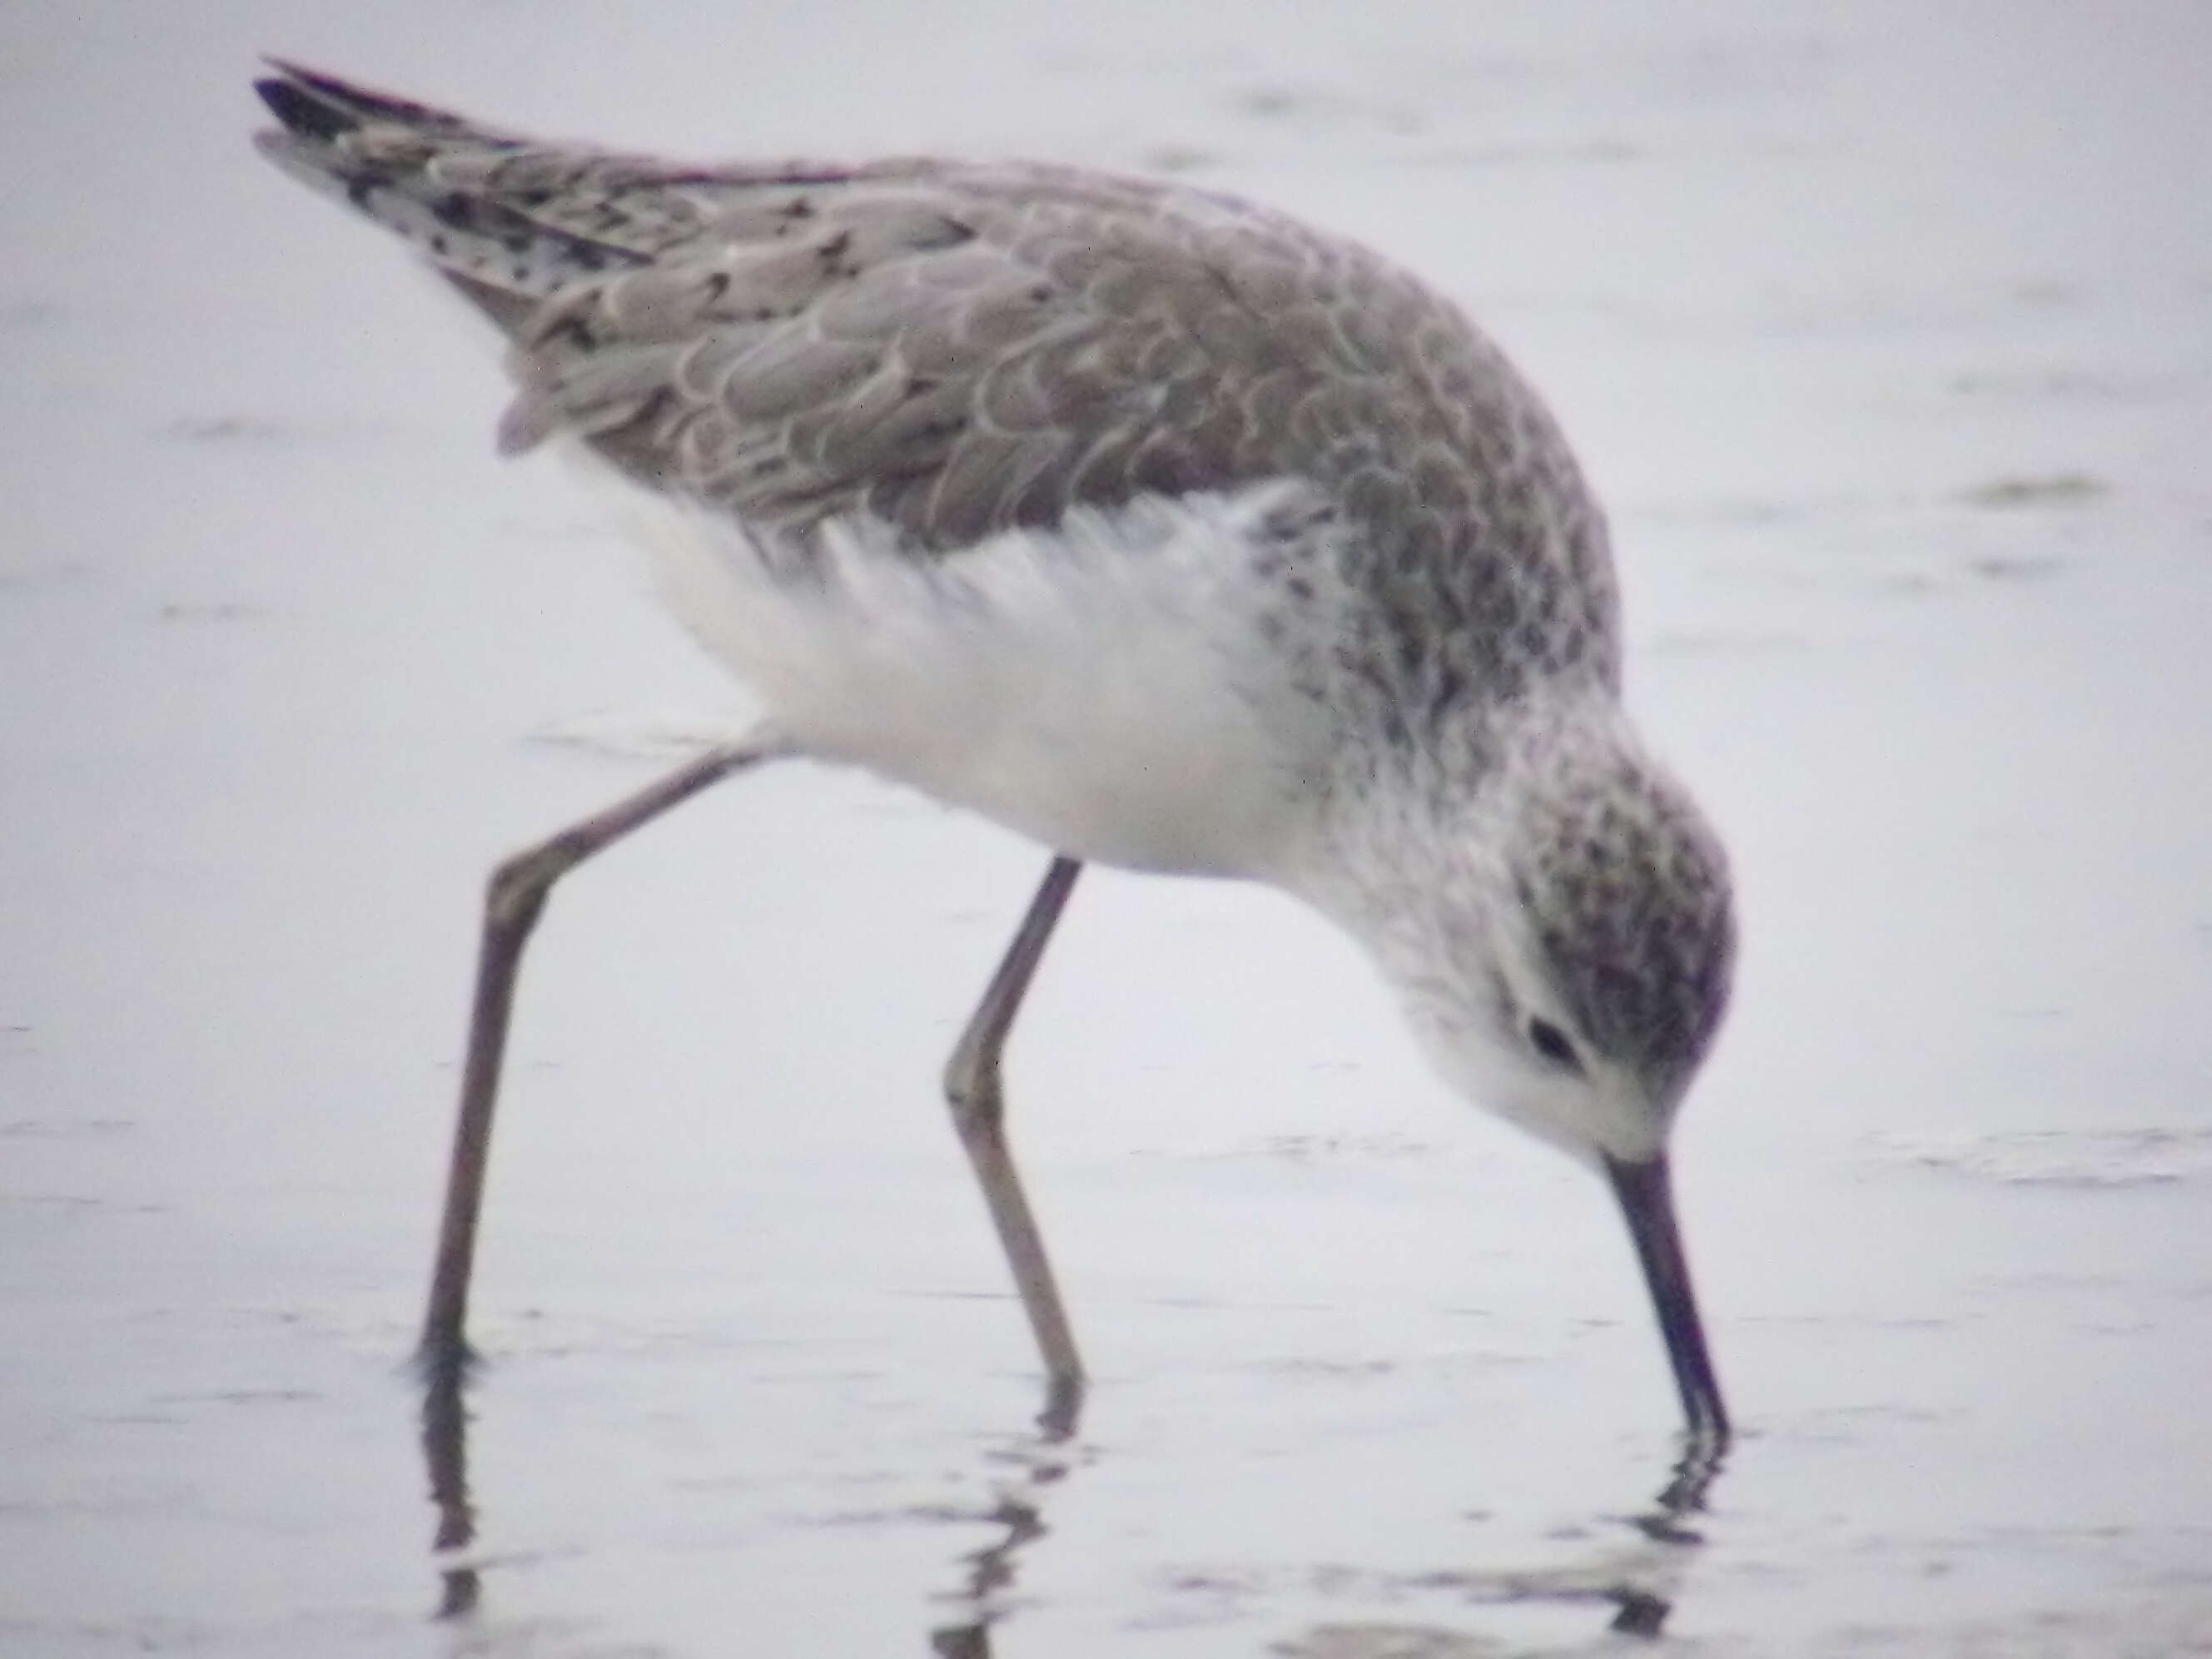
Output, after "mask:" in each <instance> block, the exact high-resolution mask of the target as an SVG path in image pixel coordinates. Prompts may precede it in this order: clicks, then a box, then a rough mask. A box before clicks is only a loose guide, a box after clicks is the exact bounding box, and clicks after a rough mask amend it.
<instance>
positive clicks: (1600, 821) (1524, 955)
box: [1327, 698, 1735, 1442]
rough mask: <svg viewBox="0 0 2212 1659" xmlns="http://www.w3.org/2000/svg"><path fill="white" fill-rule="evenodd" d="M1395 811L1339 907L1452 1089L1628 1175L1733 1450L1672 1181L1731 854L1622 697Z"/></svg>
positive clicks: (1668, 1308)
mask: <svg viewBox="0 0 2212 1659" xmlns="http://www.w3.org/2000/svg"><path fill="white" fill-rule="evenodd" d="M1422 797H1426V799H1425V800H1423V799H1421V798H1422ZM1417 802H1418V803H1419V804H1415V803H1417ZM1385 810H1389V811H1390V815H1391V818H1392V819H1395V823H1393V822H1389V821H1388V820H1383V821H1378V818H1377V816H1376V814H1375V813H1371V812H1363V813H1361V814H1360V815H1359V816H1360V817H1363V818H1364V819H1366V821H1367V823H1366V833H1365V834H1364V835H1363V836H1362V837H1361V838H1360V842H1359V844H1358V845H1359V850H1358V852H1357V853H1354V854H1352V861H1354V862H1361V863H1364V864H1366V865H1367V866H1369V867H1368V869H1367V870H1366V871H1365V872H1364V878H1363V879H1360V880H1358V882H1357V883H1356V884H1354V886H1353V887H1352V889H1350V891H1352V892H1355V893H1357V894H1358V898H1357V899H1356V900H1355V902H1354V903H1353V905H1352V907H1350V908H1348V909H1347V908H1346V907H1343V906H1341V905H1336V904H1331V905H1328V907H1327V908H1331V909H1332V910H1334V912H1335V913H1336V914H1337V915H1338V917H1339V920H1340V921H1343V922H1344V923H1345V924H1346V926H1347V927H1349V928H1350V929H1351V931H1352V933H1355V934H1356V935H1358V936H1359V937H1360V938H1361V939H1363V940H1364V943H1366V944H1367V945H1368V946H1369V948H1370V950H1371V951H1373V952H1374V954H1375V956H1376V958H1377V960H1378V962H1379V963H1380V964H1381V966H1382V968H1383V972H1384V974H1385V975H1387V976H1388V977H1389V980H1390V981H1391V982H1392V983H1393V985H1394V986H1395V988H1396V989H1397V991H1398V994H1399V997H1400V1000H1401V1004H1402V1005H1403V1006H1404V1008H1405V1010H1406V1012H1407V1015H1408V1017H1409V1018H1410V1020H1411V1023H1412V1024H1413V1028H1414V1030H1415V1031H1416V1032H1417V1033H1418V1034H1419V1036H1420V1038H1421V1040H1422V1042H1423V1044H1424V1046H1425V1048H1427V1050H1428V1052H1429V1054H1430V1055H1431V1059H1432V1060H1434V1062H1435V1063H1436V1064H1437V1067H1438V1068H1439V1070H1441V1071H1442V1072H1443V1074H1444V1076H1445V1077H1446V1078H1447V1079H1448V1080H1449V1081H1450V1082H1452V1083H1453V1084H1455V1085H1456V1086H1458V1087H1459V1088H1460V1089H1461V1090H1462V1091H1464V1092H1465V1093H1466V1094H1467V1095H1468V1097H1470V1098H1471V1099H1473V1100H1474V1102H1476V1103H1478V1104H1480V1105H1482V1106H1484V1107H1486V1109H1490V1110H1492V1111H1493V1112H1496V1113H1498V1114H1499V1115H1501V1116H1504V1117H1505V1118H1506V1119H1508V1120H1509V1121H1512V1122H1514V1123H1516V1124H1518V1125H1519V1126H1520V1127H1522V1128H1524V1129H1527V1130H1528V1131H1529V1132H1530V1133H1533V1134H1535V1135H1537V1136H1539V1137H1540V1138H1541V1139H1545V1140H1548V1141H1550V1142H1552V1143H1553V1145H1555V1146H1559V1147H1561V1148H1562V1149H1564V1150H1565V1151H1566V1152H1570V1153H1571V1154H1572V1155H1574V1156H1576V1157H1577V1158H1581V1159H1583V1160H1584V1161H1586V1162H1589V1163H1591V1164H1595V1165H1596V1166H1597V1167H1598V1168H1600V1169H1601V1170H1603V1171H1604V1172H1605V1173H1606V1174H1607V1177H1608V1179H1609V1180H1610V1181H1611V1182H1612V1185H1613V1190H1614V1193H1615V1194H1616V1195H1617V1196H1618V1197H1619V1199H1620V1203H1621V1206H1622V1209H1623V1212H1624V1213H1625V1215H1626V1218H1627V1221H1628V1225H1629V1230H1630V1231H1631V1233H1632V1235H1633V1237H1634V1239H1635V1243H1636V1247H1637V1252H1638V1258H1639V1260H1640V1261H1641V1262H1642V1264H1643V1267H1644V1274H1645V1277H1646V1279H1647V1281H1648V1282H1649V1284H1650V1289H1651V1293H1652V1297H1653V1301H1654V1304H1655V1305H1656V1309H1657V1311H1658V1316H1659V1322H1660V1327H1661V1329H1662V1334H1663V1335H1664V1337H1665V1339H1666V1343H1667V1350H1668V1358H1669V1359H1670V1360H1671V1361H1672V1363H1673V1365H1674V1375H1675V1380H1676V1382H1677V1383H1678V1384H1679V1385H1680V1389H1681V1393H1682V1401H1683V1407H1684V1410H1685V1411H1686V1413H1687V1414H1688V1418H1689V1423H1690V1428H1691V1431H1692V1435H1693V1436H1697V1437H1700V1438H1702V1439H1704V1440H1705V1441H1708V1442H1717V1441H1720V1440H1723V1439H1724V1438H1725V1437H1726V1436H1727V1432H1728V1418H1727V1413H1726V1411H1725V1409H1724V1408H1723V1405H1722V1402H1721V1397H1720V1390H1719V1387H1718V1385H1717V1383H1716V1382H1715V1380H1714V1376H1713V1371H1712V1366H1711V1361H1710V1359H1709V1358H1708V1357H1707V1353H1706V1348H1705V1337H1704V1334H1703V1332H1702V1330H1701V1328H1700V1327H1699V1320H1698V1315H1697V1308H1696V1304H1695V1301H1694V1299H1693V1298H1692V1294H1691V1289H1690V1280H1689V1276H1688V1272H1687V1268H1686V1265H1685V1263H1684V1259H1683V1253H1682V1249H1681V1243H1680V1237H1679V1236H1678V1234H1677V1231H1676V1228H1675V1223H1674V1205H1673V1199H1672V1194H1671V1188H1670V1185H1669V1182H1668V1165H1667V1141H1668V1131H1669V1129H1670V1128H1671V1127H1672V1125H1673V1122H1674V1115H1675V1112H1676V1110H1677V1109H1678V1108H1679V1107H1680V1104H1681V1102H1682V1098H1683V1097H1684V1095H1685V1094H1686V1091H1687V1090H1688V1087H1689V1085H1690V1082H1691V1079H1692V1077H1693V1076H1694V1075H1695V1074H1696V1073H1697V1070H1698V1067H1699V1063H1700V1062H1701V1061H1702V1060H1704V1058H1705V1054H1706V1051H1707V1050H1708V1049H1709V1048H1711V1043H1712V1041H1713V1038H1714V1036H1715V1035H1716V1034H1717V1031H1718V1030H1719V1026H1720V1022H1721V1017H1722V1014H1723V1012H1724V1010H1725V1008H1726V1006H1727V1003H1728V995H1729V981H1730V972H1731V969H1732V965H1733V963H1734V957H1735V922H1734V915H1733V910H1732V907H1731V902H1730V892H1729V876H1728V865H1727V860H1726V858H1725V856H1724V854H1723V852H1722V850H1721V847H1720V843H1719V841H1718V840H1717V837H1716V836H1714V834H1713V833H1712V830H1711V828H1710V827H1709V826H1708V825H1707V824H1706V823H1705V818H1704V817H1703V816H1702V815H1701V814H1700V813H1699V811H1698V809H1697V807H1696V806H1695V805H1694V804H1692V801H1691V800H1690V799H1689V797H1688V795H1687V794H1686V793H1685V792H1684V791H1683V790H1682V788H1681V787H1680V785H1679V784H1677V783H1675V782H1674V780H1673V779H1672V778H1670V777H1669V776H1668V775H1667V774H1666V773H1665V772H1663V771H1662V770H1661V769H1659V768H1658V767H1657V766H1656V764H1655V763H1653V762H1652V761H1650V759H1649V758H1648V757H1646V756H1645V754H1644V751H1643V749H1642V747H1641V745H1640V744H1638V742H1637V740H1636V738H1635V736H1634V734H1633V732H1631V731H1630V729H1629V727H1628V726H1627V724H1626V720H1625V719H1624V718H1623V717H1622V716H1621V715H1620V712H1619V710H1618V709H1617V708H1615V707H1614V706H1613V704H1612V702H1611V701H1610V699H1609V698H1606V699H1598V698H1592V699H1591V700H1590V701H1588V702H1583V701H1581V700H1577V701H1576V702H1572V703H1566V704H1562V705H1560V706H1559V707H1558V708H1534V709H1523V710H1522V711H1521V718H1518V719H1516V720H1513V721H1511V722H1509V723H1506V724H1504V725H1503V726H1500V727H1498V728H1493V730H1492V732H1490V733H1488V734H1486V745H1485V753H1484V755H1483V757H1482V764H1481V765H1480V769H1479V770H1478V771H1477V772H1476V773H1475V775H1474V778H1473V780H1472V781H1471V782H1470V783H1469V784H1468V787H1465V788H1464V789H1455V788H1453V787H1445V788H1443V789H1442V790H1439V791H1433V792H1432V791H1427V790H1423V791H1419V792H1417V793H1415V794H1414V795H1412V796H1408V797H1407V798H1406V799H1403V800H1401V802H1400V803H1399V804H1398V805H1397V807H1396V808H1395V809H1385Z"/></svg>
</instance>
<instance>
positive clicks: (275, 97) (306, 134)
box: [253, 76, 361, 143]
mask: <svg viewBox="0 0 2212 1659" xmlns="http://www.w3.org/2000/svg"><path fill="white" fill-rule="evenodd" d="M253 89H254V91H256V92H258V93H259V94H261V101H262V102H263V103H264V104H266V105H268V106H269V112H270V114H272V115H274V116H275V117H276V118H277V119H278V120H280V121H282V122H283V124H284V125H285V126H286V127H287V128H288V129H289V131H293V132H295V133H297V134H299V135H300V136H301V137H303V138H314V139H319V140H321V141H323V142H324V143H328V142H329V141H330V140H331V139H333V138H336V137H339V136H340V135H342V134H344V133H348V132H351V131H353V130H354V129H355V128H356V127H358V126H359V125H361V118H360V117H359V116H358V115H356V114H355V113H354V112H352V111H351V110H349V109H348V108H347V107H346V106H344V105H343V104H342V103H338V102H337V101H335V100H331V99H326V98H319V97H317V96H316V95H315V94H313V92H311V91H309V90H308V88H307V85H306V83H304V82H300V81H294V80H279V79H278V78H277V77H276V76H268V77H267V78H265V79H264V80H259V81H256V82H254V83H253Z"/></svg>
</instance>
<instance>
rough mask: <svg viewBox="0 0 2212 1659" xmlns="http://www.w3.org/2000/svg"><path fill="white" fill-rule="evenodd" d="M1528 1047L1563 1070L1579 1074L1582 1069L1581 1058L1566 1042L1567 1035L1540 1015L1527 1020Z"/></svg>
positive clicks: (1531, 1016) (1569, 1043)
mask: <svg viewBox="0 0 2212 1659" xmlns="http://www.w3.org/2000/svg"><path fill="white" fill-rule="evenodd" d="M1528 1046H1529V1047H1530V1048H1534V1050H1535V1051H1536V1052H1537V1053H1538V1054H1541V1055H1543V1057H1544V1058H1545V1059H1547V1060H1550V1061H1551V1062H1552V1064H1553V1065H1554V1066H1559V1067H1561V1068H1562V1069H1563V1070H1565V1071H1570V1072H1574V1073H1580V1072H1581V1071H1582V1069H1583V1062H1582V1056H1581V1055H1579V1054H1577V1053H1576V1052H1575V1045H1574V1044H1573V1043H1571V1042H1568V1041H1567V1034H1566V1033H1565V1031H1562V1030H1560V1029H1559V1027H1558V1026H1556V1025H1554V1024H1552V1022H1551V1021H1550V1020H1548V1019H1546V1018H1542V1017H1541V1015H1535V1014H1532V1015H1530V1016H1529V1018H1528Z"/></svg>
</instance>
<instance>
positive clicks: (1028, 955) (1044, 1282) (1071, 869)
mask: <svg viewBox="0 0 2212 1659" xmlns="http://www.w3.org/2000/svg"><path fill="white" fill-rule="evenodd" d="M1082 869H1083V866H1082V864H1081V862H1080V861H1079V860H1075V859H1071V858H1056V859H1054V860H1053V861H1052V867H1051V868H1050V869H1049V870H1048V871H1046V872H1045V876H1044V882H1043V884H1042V886H1040V887H1039V888H1038V889H1037V890H1036V897H1035V898H1033V899H1031V900H1030V908H1029V914H1028V915H1025V916H1024V917H1023V918H1022V925H1021V929H1020V931H1019V932H1018V933H1016V934H1015V935H1014V942H1013V943H1012V945H1008V946H1007V947H1006V957H1005V959H1004V960H1002V961H1001V962H1000V963H999V970H998V972H997V973H995V974H994V975H992V976H991V985H990V988H989V989H988V990H987V991H985V992H984V993H983V1000H982V1001H981V1003H980V1004H978V1005H977V1006H976V1009H975V1013H974V1015H973V1016H972V1017H971V1018H969V1021H968V1029H967V1030H965V1031H963V1033H962V1034H961V1036H960V1044H959V1047H957V1048H955V1049H953V1051H952V1058H951V1060H950V1061H948V1062H947V1063H946V1065H945V1098H946V1099H947V1100H949V1101H951V1103H952V1126H953V1127H954V1128H956V1129H957V1130H958V1131H959V1132H960V1144H961V1145H962V1146H964V1147H966V1148H967V1150H968V1160H969V1163H971V1164H974V1165H975V1177H976V1179H977V1180H978V1181H980V1182H981V1183H982V1187H983V1198H984V1201H985V1202H986V1203H987V1204H988V1205H989V1206H991V1225H993V1226H994V1227H996V1228H997V1229H998V1231H999V1243H1000V1245H1001V1246H1003V1247H1004V1249H1005V1250H1006V1261H1007V1264H1008V1265H1009V1266H1011V1267H1012V1268H1013V1270H1014V1283H1015V1285H1018V1287H1019V1288H1020V1290H1021V1293H1022V1307H1023V1308H1024V1310H1026V1311H1027V1312H1028V1314H1029V1316H1030V1329H1031V1330H1032V1331H1034V1332H1035V1333H1036V1342H1037V1349H1038V1351H1039V1352H1041V1353H1042V1355H1043V1356H1044V1368H1045V1371H1046V1374H1047V1375H1048V1376H1049V1377H1050V1378H1051V1380H1052V1395H1051V1397H1050V1401H1049V1402H1048V1405H1047V1407H1046V1417H1047V1419H1056V1418H1060V1417H1062V1416H1065V1417H1067V1418H1070V1419H1072V1418H1073V1413H1074V1409H1075V1406H1076V1404H1077V1401H1079V1398H1080V1396H1081V1393H1082V1389H1083V1361H1082V1360H1081V1359H1080V1358H1078V1357H1077V1355H1076V1352H1075V1338H1074V1335H1073V1333H1071V1332H1070V1331H1069V1329H1068V1326H1067V1313H1066V1310H1065V1309H1064V1308H1062V1307H1061V1305H1060V1290H1059V1287H1058V1286H1057V1285H1054V1283H1053V1277H1052V1267H1051V1264H1050V1263H1049V1262H1048V1261H1046V1260H1045V1254H1044V1239H1043V1238H1042V1236H1040V1235H1039V1233H1038V1232H1037V1225H1036V1218H1035V1217H1034V1216H1032V1215H1031V1214H1030V1205H1029V1200H1028V1199H1027V1198H1026V1197H1024V1195H1023V1193H1022V1182H1021V1177H1020V1176H1019V1175H1018V1174H1017V1173H1016V1172H1015V1170H1014V1160H1013V1158H1012V1155H1011V1154H1010V1153H1009V1152H1007V1150H1006V1096H1005V1094H1004V1093H1003V1091H1001V1090H1000V1086H999V1056H1000V1054H1001V1053H1002V1052H1003V1051H1004V1050H1005V1048H1006V1033H1007V1031H1008V1030H1010V1029H1012V1025H1013V1023H1014V1016H1015V1015H1016V1014H1017V1013H1018V1012H1020V1011H1021V1006H1022V997H1023V995H1024V994H1025V993H1026V992H1027V991H1028V990H1029V988H1030V980H1031V979H1032V978H1033V977H1035V975H1036V968H1037V963H1038V961H1039V960H1040V959H1041V958H1042V957H1043V955H1044V947H1045V945H1046V943H1047V942H1048V940H1049V939H1051V938H1052V930H1053V925H1054V923H1055V922H1057V921H1059V920H1060V911H1061V909H1062V908H1064V907H1065V906H1066V903H1067V896H1068V894H1069V892H1070V891H1071V890H1073V888H1074V886H1075V878H1076V877H1077V876H1078V875H1079V874H1080V873H1081V872H1082Z"/></svg>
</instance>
